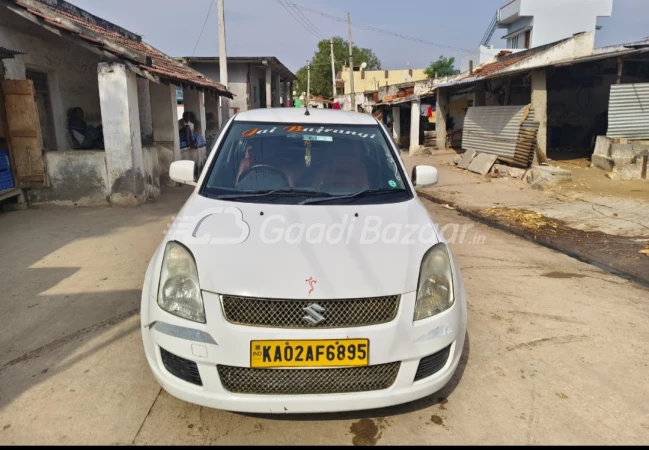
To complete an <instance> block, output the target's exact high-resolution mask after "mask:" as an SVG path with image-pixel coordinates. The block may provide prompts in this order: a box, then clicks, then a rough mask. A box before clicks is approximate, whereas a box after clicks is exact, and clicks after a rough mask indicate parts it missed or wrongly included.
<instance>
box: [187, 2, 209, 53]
mask: <svg viewBox="0 0 649 450" xmlns="http://www.w3.org/2000/svg"><path fill="white" fill-rule="evenodd" d="M213 4H214V0H210V9H208V10H207V15H206V16H205V22H203V28H201V34H199V35H198V40H197V41H196V45H194V50H193V51H192V56H191V58H193V57H194V54H195V53H196V49H197V48H198V43H199V42H201V38H202V37H203V31H205V25H207V19H209V17H210V13H211V12H212V5H213ZM191 58H189V59H190V60H191Z"/></svg>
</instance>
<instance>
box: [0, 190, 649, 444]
mask: <svg viewBox="0 0 649 450" xmlns="http://www.w3.org/2000/svg"><path fill="white" fill-rule="evenodd" d="M475 188H476V189H480V186H476V187H475ZM187 194H188V191H187V190H186V189H176V190H173V191H171V192H170V191H166V192H165V193H164V195H163V196H162V198H161V201H160V202H159V203H156V204H150V205H144V206H142V207H141V208H138V209H134V210H121V209H108V208H105V209H77V210H51V211H45V210H43V211H39V210H28V211H18V212H11V213H1V214H0V230H2V232H1V233H0V248H2V249H3V250H5V252H4V254H5V258H2V259H0V281H1V284H2V290H3V293H2V295H1V296H0V306H2V310H3V314H2V315H0V348H2V349H3V351H2V353H1V354H0V444H39V443H40V444H132V443H135V444H189V445H191V444H251V445H254V444H275V445H292V444H347V445H349V444H355V445H363V444H369V445H372V444H379V445H380V444H646V443H647V442H648V438H647V436H649V406H648V405H649V389H647V386H648V385H649V368H648V364H649V363H648V361H649V358H648V357H649V354H648V353H649V350H648V348H647V345H646V343H647V341H648V339H649V326H648V325H647V324H648V323H649V320H648V319H649V304H648V300H649V290H647V289H645V288H642V287H640V286H638V285H636V284H634V283H631V282H628V281H626V280H624V279H621V278H618V277H616V276H613V275H611V274H609V273H606V272H603V271H601V270H599V269H597V268H595V267H593V266H591V265H588V264H584V263H581V262H578V261H576V260H574V259H572V258H569V257H567V256H565V255H562V254H560V253H557V252H555V251H552V250H549V249H547V248H544V247H540V246H538V245H536V244H534V243H531V242H528V241H526V240H522V239H520V238H518V237H516V236H513V235H511V234H509V233H505V232H502V231H499V230H494V229H492V228H489V227H487V226H485V225H482V224H479V223H474V222H471V221H470V220H469V219H467V218H466V217H463V216H460V215H459V214H458V213H457V211H453V210H450V209H447V208H445V207H443V206H441V205H436V204H433V203H430V202H427V201H425V200H423V201H424V203H425V205H426V206H427V208H428V209H429V210H430V212H431V214H432V215H433V217H435V218H436V220H437V221H438V222H439V223H440V224H441V225H445V224H458V225H460V226H462V225H464V224H471V225H474V226H473V227H472V228H471V229H470V230H469V232H468V233H467V235H466V238H465V240H464V241H463V242H456V243H454V244H452V249H453V252H454V253H455V255H456V257H457V258H458V260H459V262H460V265H461V268H462V273H463V276H464V279H465V282H466V289H467V294H468V299H469V325H468V339H467V341H466V345H465V348H464V350H463V357H462V361H461V365H460V368H459V369H458V371H457V373H456V375H455V377H454V378H453V379H452V380H451V382H450V383H449V385H447V386H446V387H445V388H444V389H443V390H442V391H440V392H439V393H437V394H435V395H433V396H431V397H430V398H425V399H422V400H420V401H417V402H414V403H410V404H406V405H402V406H398V407H393V408H386V409H381V410H373V411H365V412H358V413H353V412H352V413H345V414H324V415H306V416H295V415H288V416H281V415H280V416H268V415H252V414H236V413H230V412H226V411H219V410H213V409H208V408H202V407H198V406H195V405H192V404H188V403H185V402H182V401H180V400H178V399H175V398H173V397H171V396H170V395H168V394H167V393H166V392H165V391H163V390H161V389H160V387H159V385H158V384H157V383H156V381H155V380H154V379H153V377H152V375H151V373H150V371H149V368H148V366H147V363H146V360H145V357H144V353H143V350H142V342H141V337H140V330H139V317H138V315H137V312H138V309H137V308H138V304H139V290H140V286H141V283H142V280H143V277H144V271H145V269H146V266H147V263H148V259H149V257H150V256H151V254H152V252H153V250H154V249H155V247H156V246H157V245H158V243H159V242H160V239H161V238H162V232H163V231H164V230H165V228H166V225H167V223H168V221H169V219H170V218H171V217H172V216H173V215H174V214H175V212H176V211H177V210H178V208H179V207H180V206H181V204H182V202H183V201H184V198H186V196H187ZM447 237H448V238H452V237H453V236H452V235H451V236H448V235H447Z"/></svg>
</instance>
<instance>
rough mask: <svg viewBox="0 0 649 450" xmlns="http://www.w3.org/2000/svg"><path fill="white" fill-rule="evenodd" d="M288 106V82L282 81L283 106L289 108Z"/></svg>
mask: <svg viewBox="0 0 649 450" xmlns="http://www.w3.org/2000/svg"><path fill="white" fill-rule="evenodd" d="M287 105H288V82H287V81H282V105H281V106H284V107H285V106H287Z"/></svg>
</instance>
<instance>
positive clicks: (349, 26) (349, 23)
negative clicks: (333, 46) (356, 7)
mask: <svg viewBox="0 0 649 450" xmlns="http://www.w3.org/2000/svg"><path fill="white" fill-rule="evenodd" d="M347 32H348V35H349V37H348V38H347V41H348V44H349V87H350V89H351V94H352V95H351V97H350V100H351V105H352V111H356V96H355V95H354V55H353V54H352V16H351V15H350V14H349V13H347Z"/></svg>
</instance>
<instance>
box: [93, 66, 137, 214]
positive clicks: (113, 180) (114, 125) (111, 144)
mask: <svg viewBox="0 0 649 450" xmlns="http://www.w3.org/2000/svg"><path fill="white" fill-rule="evenodd" d="M97 72H98V82H99V103H100V106H101V118H102V125H103V132H104V145H105V146H106V169H107V172H108V186H109V189H110V202H111V204H112V205H114V206H138V205H140V204H142V203H144V201H146V197H145V195H144V161H143V157H142V138H141V135H140V112H139V108H138V99H137V78H136V75H135V73H133V72H131V71H129V70H128V69H127V68H126V66H124V65H123V64H119V63H100V64H99V66H98V68H97Z"/></svg>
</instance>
